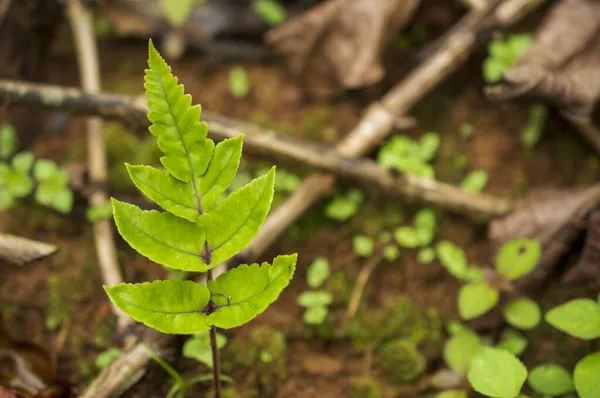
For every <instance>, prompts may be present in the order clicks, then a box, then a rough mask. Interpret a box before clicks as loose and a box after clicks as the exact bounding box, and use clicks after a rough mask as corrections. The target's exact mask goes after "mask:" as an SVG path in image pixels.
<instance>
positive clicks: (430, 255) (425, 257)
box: [417, 247, 435, 264]
mask: <svg viewBox="0 0 600 398" xmlns="http://www.w3.org/2000/svg"><path fill="white" fill-rule="evenodd" d="M417 260H419V262H420V263H421V264H431V263H432V262H433V260H435V250H433V249H432V248H431V247H425V248H423V249H421V250H419V253H418V254H417Z"/></svg>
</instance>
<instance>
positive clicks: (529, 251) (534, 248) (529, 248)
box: [496, 239, 542, 280]
mask: <svg viewBox="0 0 600 398" xmlns="http://www.w3.org/2000/svg"><path fill="white" fill-rule="evenodd" d="M541 255H542V246H541V245H540V243H539V242H538V241H536V240H532V239H514V240H511V241H509V242H507V243H505V244H504V245H502V247H501V248H500V250H499V251H498V255H497V257H496V269H497V270H498V272H500V273H501V274H502V275H504V276H505V277H506V278H508V279H509V280H515V279H519V278H521V277H523V276H525V275H527V274H528V273H529V272H531V271H532V270H533V268H535V266H536V265H537V263H538V261H539V259H540V257H541Z"/></svg>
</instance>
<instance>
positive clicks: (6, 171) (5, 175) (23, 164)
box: [0, 125, 73, 214]
mask: <svg viewBox="0 0 600 398" xmlns="http://www.w3.org/2000/svg"><path fill="white" fill-rule="evenodd" d="M16 148H17V137H16V132H15V130H14V128H13V127H12V126H10V125H4V126H2V127H0V210H5V209H9V208H10V207H12V206H13V205H14V204H15V203H16V201H17V199H21V198H24V197H27V196H29V195H31V194H32V193H34V191H35V193H34V198H35V201H36V202H37V203H39V204H41V205H43V206H46V207H50V208H53V209H55V210H57V211H59V212H61V213H65V214H66V213H69V212H70V211H71V209H72V207H73V192H72V191H71V189H70V188H69V175H68V174H67V172H66V171H65V170H63V169H60V168H59V167H58V166H57V165H56V163H54V162H53V161H51V160H46V159H40V160H37V161H36V160H35V158H34V156H33V154H32V153H30V152H20V153H17V154H15V153H14V151H15V150H16Z"/></svg>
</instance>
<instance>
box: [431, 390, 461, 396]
mask: <svg viewBox="0 0 600 398" xmlns="http://www.w3.org/2000/svg"><path fill="white" fill-rule="evenodd" d="M435 398H468V395H467V392H466V391H464V390H448V391H443V392H441V393H439V394H438V395H436V396H435Z"/></svg>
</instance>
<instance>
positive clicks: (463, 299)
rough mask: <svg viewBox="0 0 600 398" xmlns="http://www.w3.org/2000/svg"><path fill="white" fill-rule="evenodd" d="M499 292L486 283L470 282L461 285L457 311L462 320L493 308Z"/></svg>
mask: <svg viewBox="0 0 600 398" xmlns="http://www.w3.org/2000/svg"><path fill="white" fill-rule="evenodd" d="M499 298H500V293H499V292H498V290H496V289H493V288H491V287H489V286H488V285H487V284H486V283H471V284H468V285H465V286H463V287H462V288H461V289H460V292H459V294H458V312H459V313H460V317H461V318H462V319H464V320H471V319H474V318H477V317H478V316H481V315H483V314H485V313H486V312H488V311H489V310H491V309H492V308H494V306H495V305H496V303H498V299H499Z"/></svg>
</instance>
